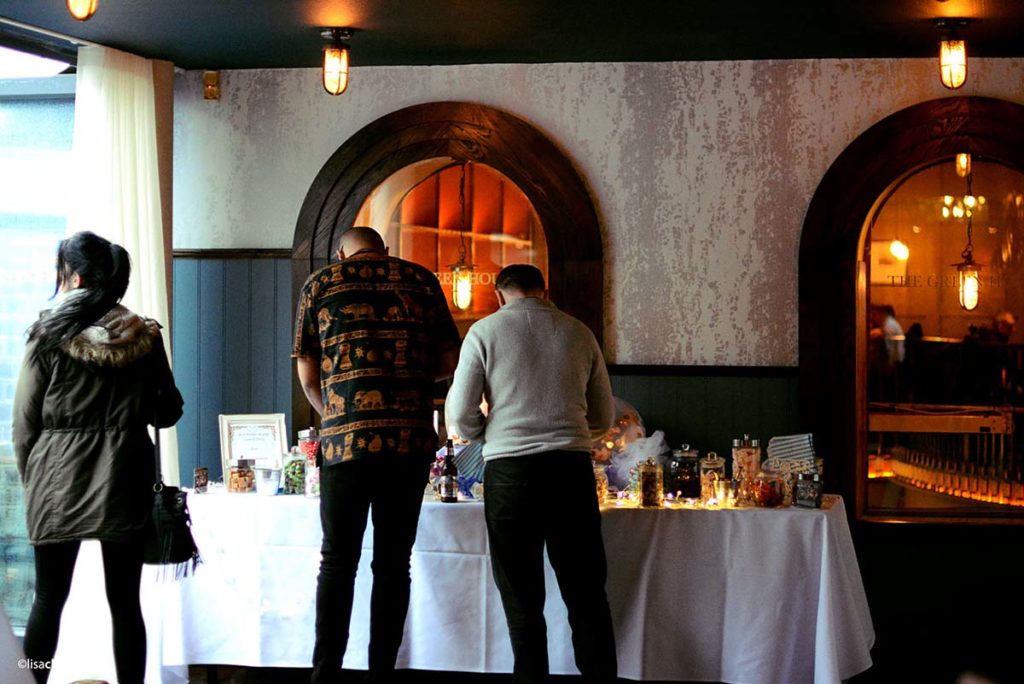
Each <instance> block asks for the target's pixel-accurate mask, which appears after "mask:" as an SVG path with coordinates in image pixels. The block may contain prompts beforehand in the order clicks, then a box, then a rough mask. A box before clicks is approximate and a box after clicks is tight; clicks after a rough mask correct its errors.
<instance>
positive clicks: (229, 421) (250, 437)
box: [217, 413, 288, 476]
mask: <svg viewBox="0 0 1024 684" xmlns="http://www.w3.org/2000/svg"><path fill="white" fill-rule="evenodd" d="M217 419H218V422H219V423H220V460H221V468H222V469H223V470H222V472H223V473H224V474H225V476H226V475H227V473H228V471H229V470H231V467H232V466H234V465H236V464H237V462H238V459H240V458H247V459H252V460H253V461H255V463H254V464H253V467H254V468H280V467H281V462H282V458H283V456H284V452H286V451H287V450H288V438H287V436H286V434H285V430H286V428H285V423H284V414H283V413H242V414H223V413H222V414H221V415H219V416H218V417H217Z"/></svg>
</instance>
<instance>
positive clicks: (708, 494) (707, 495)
mask: <svg viewBox="0 0 1024 684" xmlns="http://www.w3.org/2000/svg"><path fill="white" fill-rule="evenodd" d="M724 479H725V459H724V458H722V457H721V456H719V455H718V454H716V453H715V452H714V451H711V452H708V455H707V456H706V457H704V458H702V459H701V460H700V502H701V503H702V504H704V505H705V506H707V505H709V504H713V503H714V502H717V500H718V499H717V498H716V484H715V483H716V482H718V481H719V480H724Z"/></svg>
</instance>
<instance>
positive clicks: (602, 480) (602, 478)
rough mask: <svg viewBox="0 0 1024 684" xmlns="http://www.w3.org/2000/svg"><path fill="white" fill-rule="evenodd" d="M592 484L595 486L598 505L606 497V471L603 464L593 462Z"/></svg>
mask: <svg viewBox="0 0 1024 684" xmlns="http://www.w3.org/2000/svg"><path fill="white" fill-rule="evenodd" d="M594 486H595V487H596V488H597V504H598V505H599V506H600V505H601V504H603V503H604V502H605V499H607V498H608V473H606V472H605V470H604V466H600V465H597V464H596V463H595V464H594Z"/></svg>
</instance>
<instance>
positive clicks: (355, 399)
mask: <svg viewBox="0 0 1024 684" xmlns="http://www.w3.org/2000/svg"><path fill="white" fill-rule="evenodd" d="M337 256H338V258H339V261H337V262H335V263H331V264H329V265H327V266H325V267H324V268H322V269H320V270H318V271H316V272H315V273H313V274H312V275H310V277H309V279H308V280H307V281H306V283H305V285H303V287H302V292H301V293H300V295H299V305H298V313H297V316H296V319H297V320H296V324H295V342H294V346H293V348H292V356H293V357H294V358H295V360H296V369H297V372H298V375H299V380H300V382H301V384H302V389H303V391H304V392H305V394H306V398H307V399H308V400H309V403H310V404H311V405H312V406H313V408H314V409H315V410H316V411H317V413H319V414H320V416H321V429H320V435H321V441H320V447H321V452H322V455H323V467H322V469H321V472H320V520H321V524H322V526H323V546H322V548H321V561H320V574H319V577H318V578H317V591H316V643H315V645H314V648H313V677H312V681H313V682H337V681H340V678H341V664H342V659H343V657H344V655H345V648H346V646H347V644H348V625H349V619H350V617H351V614H352V595H353V587H354V584H355V576H356V568H357V567H358V565H359V556H360V547H361V545H362V539H363V532H364V530H365V528H366V517H367V513H368V511H369V513H370V514H371V515H372V516H373V533H374V537H373V592H372V596H371V599H370V646H369V675H368V676H369V678H368V679H367V681H368V682H381V681H387V680H388V678H389V676H390V673H391V672H392V671H393V670H394V667H395V659H396V657H397V655H398V648H399V646H400V645H401V642H402V632H403V629H404V626H405V617H406V613H407V612H408V608H409V584H410V576H409V561H410V557H411V555H412V545H413V542H414V541H415V539H416V526H417V523H418V521H419V513H420V504H421V502H422V500H423V490H424V488H425V486H426V482H427V477H428V473H429V469H430V464H431V462H432V461H433V459H434V454H435V452H436V450H437V446H438V435H437V433H436V431H435V429H434V426H433V420H432V417H433V388H434V382H435V381H436V380H439V379H444V378H447V377H450V376H451V374H452V372H453V371H454V369H455V364H456V363H457V361H458V353H459V334H458V331H457V330H456V328H455V323H454V321H453V320H452V316H451V313H450V312H449V310H448V304H447V302H446V300H445V296H444V292H443V291H442V290H441V284H440V283H439V282H438V280H437V277H436V276H434V274H433V273H431V272H430V271H429V270H427V269H426V268H424V267H423V266H420V265H419V264H414V263H412V262H409V261H404V260H402V259H398V258H395V257H391V256H388V250H387V247H385V246H384V241H383V240H382V239H381V237H380V235H379V234H378V233H377V232H376V231H374V230H373V229H372V228H366V227H361V226H359V227H355V228H351V229H349V230H348V231H346V232H345V233H344V234H343V235H342V236H341V242H340V246H339V249H338V253H337Z"/></svg>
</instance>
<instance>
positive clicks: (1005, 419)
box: [863, 154, 1024, 516]
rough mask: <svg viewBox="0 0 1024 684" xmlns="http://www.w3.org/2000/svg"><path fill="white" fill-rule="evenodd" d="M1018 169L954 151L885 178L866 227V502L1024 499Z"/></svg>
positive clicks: (1023, 283) (990, 507)
mask: <svg viewBox="0 0 1024 684" xmlns="http://www.w3.org/2000/svg"><path fill="white" fill-rule="evenodd" d="M1022 240H1024V174H1021V173H1020V172H1018V171H1016V170H1014V169H1012V168H1009V167H1007V166H1005V165H1003V164H999V163H994V162H990V161H986V160H984V159H978V158H973V159H972V158H971V155H968V154H961V155H957V156H956V157H948V158H943V159H941V160H938V161H937V162H936V163H934V164H931V165H928V166H926V167H924V168H922V169H920V170H918V171H916V172H914V173H912V174H910V175H908V176H907V177H905V178H904V179H902V180H901V181H900V182H898V183H896V184H894V187H893V188H892V189H891V191H890V192H889V193H887V194H886V196H885V198H884V200H883V202H882V203H881V205H880V207H879V209H878V210H877V211H876V212H875V213H874V214H873V215H872V216H871V218H870V219H869V222H868V225H867V226H866V228H865V233H864V244H863V248H864V250H865V257H864V261H865V263H866V264H867V265H868V288H867V295H868V296H867V305H866V307H865V312H866V316H867V320H866V322H865V329H866V330H867V331H868V339H867V401H868V406H867V416H868V439H867V444H866V449H867V453H866V454H865V456H866V458H867V465H868V467H867V473H868V482H869V484H868V488H867V508H868V510H869V511H872V512H874V513H876V514H914V513H921V512H929V513H932V514H946V515H951V516H959V515H963V514H986V513H992V514H1000V513H1006V512H1010V511H1012V510H1015V509H1016V510H1021V508H1020V507H1024V473H1022V468H1024V463H1022V462H1021V460H1022V459H1021V446H1022V445H1021V442H1020V440H1019V439H1017V440H1015V439H1014V435H1015V434H1017V435H1019V434H1021V427H1022V420H1021V418H1022V416H1024V413H1022V409H1021V406H1024V344H1022V343H1024V330H1022V329H1021V327H1022V326H1020V325H1018V324H1017V321H1018V320H1019V319H1020V318H1021V316H1022V315H1024V255H1022V254H1021V241H1022Z"/></svg>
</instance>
